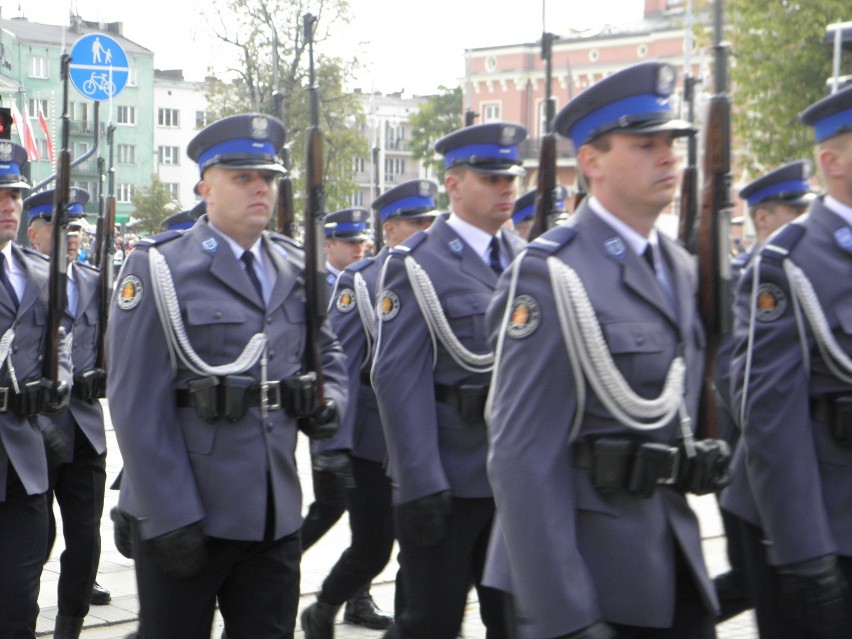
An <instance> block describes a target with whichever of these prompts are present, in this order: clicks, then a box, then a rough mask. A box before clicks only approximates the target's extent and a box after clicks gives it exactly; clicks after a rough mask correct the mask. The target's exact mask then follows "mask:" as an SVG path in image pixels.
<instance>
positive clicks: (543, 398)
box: [486, 62, 723, 639]
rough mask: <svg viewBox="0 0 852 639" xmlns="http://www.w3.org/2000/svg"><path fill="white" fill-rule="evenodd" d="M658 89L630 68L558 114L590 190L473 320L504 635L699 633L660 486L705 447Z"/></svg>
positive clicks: (694, 562)
mask: <svg viewBox="0 0 852 639" xmlns="http://www.w3.org/2000/svg"><path fill="white" fill-rule="evenodd" d="M675 80H676V74H675V70H674V68H673V67H672V66H670V65H668V64H663V63H659V62H648V63H644V64H639V65H635V66H633V67H629V68H627V69H624V70H622V71H620V72H618V73H615V74H613V75H611V76H609V77H608V78H606V79H604V80H602V81H600V82H598V83H597V84H595V85H594V86H592V87H590V88H588V89H586V90H585V91H584V92H583V93H582V94H580V95H579V96H578V97H576V98H574V99H573V100H572V101H571V102H569V103H568V104H567V105H566V106H565V107H564V108H563V109H562V111H561V112H560V113H559V114H558V115H557V117H556V119H555V123H554V128H555V129H556V131H558V132H559V133H560V134H561V135H564V136H566V137H570V138H571V140H572V141H573V143H574V148H575V149H576V150H577V160H578V165H579V167H580V169H581V170H582V173H583V174H584V175H585V176H586V177H587V179H588V183H589V192H590V195H589V197H587V198H586V200H585V201H584V202H583V204H582V205H581V206H580V208H579V209H578V211H577V212H576V213H574V215H573V216H572V217H571V219H570V220H569V221H568V222H567V223H565V224H562V225H560V226H558V227H556V228H554V229H552V230H550V231H548V232H547V233H545V234H544V235H542V236H541V237H539V238H538V239H536V240H535V241H534V242H532V243H531V244H530V245H529V247H528V249H527V251H526V252H525V253H524V255H523V256H522V257H520V258H518V259H517V260H515V262H514V264H513V266H512V272H511V273H508V272H507V273H506V274H504V276H503V277H502V278H501V279H500V284H499V286H498V291H497V294H496V296H495V298H494V302H493V303H492V305H491V306H490V308H489V312H488V330H489V333H490V335H491V340H492V344H493V345H494V347H495V353H496V354H495V357H496V362H495V368H494V377H493V379H492V389H491V391H492V406H491V413H490V430H489V433H490V442H491V448H490V455H489V465H488V472H489V477H490V479H491V483H492V486H493V487H494V497H495V501H496V503H497V514H498V516H497V524H496V526H495V535H494V539H493V542H492V547H491V549H490V551H489V554H490V556H489V566H488V581H487V582H486V583H489V584H493V585H495V586H500V587H504V588H506V589H508V590H510V591H511V592H512V594H513V601H514V603H515V609H516V616H517V619H518V631H519V636H521V637H535V638H537V639H549V638H553V637H559V638H567V637H571V638H572V639H592V638H594V639H597V638H609V637H613V636H615V637H667V638H671V637H679V638H683V639H686V638H690V639H696V638H700V637H714V636H715V630H714V612H715V611H714V609H715V607H716V599H715V593H714V591H713V587H712V584H711V582H710V579H709V577H708V575H707V570H706V568H705V565H704V559H703V557H702V551H701V537H700V531H699V528H698V521H697V519H696V517H695V514H694V513H693V512H692V511H691V510H690V507H689V505H688V504H687V501H686V497H685V495H684V491H685V489H686V488H688V487H689V486H686V485H679V486H675V485H674V484H672V483H670V482H672V481H673V480H674V479H675V478H676V477H677V476H678V467H681V468H683V470H684V471H687V470H690V468H691V467H690V463H691V462H688V461H687V455H688V454H689V453H692V456H691V459H695V458H698V457H701V459H702V460H704V461H705V462H706V461H708V455H710V456H713V460H712V461H715V455H714V453H713V449H714V448H717V442H709V443H705V442H696V441H695V439H694V437H693V434H692V428H691V424H690V421H689V416H691V415H694V414H695V413H696V406H697V400H698V395H699V390H700V386H701V379H700V378H701V375H700V371H701V370H702V365H703V351H702V348H703V345H704V342H703V331H702V327H701V325H700V321H699V317H698V314H697V310H696V308H695V290H696V274H695V271H694V267H693V265H692V261H691V259H690V256H689V255H688V254H687V253H686V252H685V251H684V250H683V249H682V248H681V247H680V246H679V245H677V244H676V243H675V242H674V241H672V240H670V239H668V238H667V237H665V236H664V235H662V234H661V233H658V232H657V231H656V229H655V227H654V223H655V221H656V219H657V216H658V215H659V213H660V211H661V210H662V209H663V208H665V207H666V206H668V205H669V204H670V203H671V200H672V196H673V194H674V191H675V188H676V185H677V155H676V153H675V150H674V148H673V145H674V139H675V138H676V137H678V136H684V135H689V134H692V133H693V129H692V126H691V125H690V124H689V123H688V122H685V121H682V120H677V119H674V117H673V115H672V113H671V106H670V102H669V96H670V95H671V93H672V91H673V88H674V85H675ZM680 442H683V448H679V447H678V445H679V443H680ZM687 446H688V447H689V451H687V450H686V447H687ZM722 452H723V451H722ZM699 453H700V455H699ZM708 474H709V473H708ZM712 479H716V478H715V477H712ZM684 484H686V482H684ZM714 486H715V484H713V483H711V485H710V486H704V487H702V486H694V488H695V489H697V490H700V489H701V488H704V489H705V490H706V489H708V488H711V487H714ZM640 575H641V578H639V576H640Z"/></svg>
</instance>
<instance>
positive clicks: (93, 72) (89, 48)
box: [68, 33, 130, 102]
mask: <svg viewBox="0 0 852 639" xmlns="http://www.w3.org/2000/svg"><path fill="white" fill-rule="evenodd" d="M68 69H69V73H70V74H71V82H72V84H73V85H74V87H75V88H76V89H77V90H78V91H79V92H80V93H82V94H83V95H84V96H85V97H87V98H89V99H90V100H95V101H97V102H102V101H104V100H109V99H110V98H114V97H115V96H117V95H118V94H119V93H121V90H122V89H123V88H124V85H125V84H127V78H128V76H129V75H130V67H129V66H128V64H127V54H126V53H125V52H124V49H122V48H121V45H120V44H118V42H116V41H115V40H114V39H113V38H111V37H110V36H108V35H105V34H103V33H89V34H88V35H84V36H83V37H82V38H80V39H79V40H77V42H75V43H74V46H73V47H71V64H69V65H68Z"/></svg>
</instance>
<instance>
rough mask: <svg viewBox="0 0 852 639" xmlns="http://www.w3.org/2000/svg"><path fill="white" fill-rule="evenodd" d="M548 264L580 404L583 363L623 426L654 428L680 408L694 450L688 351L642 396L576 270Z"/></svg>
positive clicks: (686, 441)
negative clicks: (652, 394)
mask: <svg viewBox="0 0 852 639" xmlns="http://www.w3.org/2000/svg"><path fill="white" fill-rule="evenodd" d="M547 263H548V270H549V271H550V278H551V286H552V288H553V294H554V298H555V300H554V301H555V302H556V309H557V313H558V315H559V323H560V326H561V328H562V336H563V339H564V341H565V345H566V348H567V350H568V356H569V360H571V366H572V369H574V370H575V378H576V379H577V380H578V381H577V392H578V402H577V405H578V408H579V407H581V406H583V402H584V401H585V400H584V399H583V400H582V401H581V400H580V397H582V396H583V395H584V394H585V392H586V391H585V385H584V384H583V383H582V382H581V381H579V380H581V379H582V375H580V374H579V373H578V371H579V369H580V367H582V371H583V372H585V378H586V380H587V381H588V382H589V384H590V385H591V387H592V388H593V390H594V391H595V394H596V395H597V396H598V398H599V399H600V401H601V403H603V405H604V406H605V407H606V409H607V410H608V411H609V412H610V413H611V414H612V415H613V417H615V418H616V420H618V422H619V423H621V424H622V425H623V426H626V427H628V428H631V429H633V430H639V431H650V430H654V429H657V428H660V427H662V426H664V425H665V424H667V423H668V422H669V421H671V419H672V418H673V417H674V416H675V414H676V413H677V414H679V422H680V429H681V434H682V436H683V440H684V444H685V446H687V451H688V454H689V452H690V451H692V450H693V447H692V442H693V436H692V429H691V420H690V417H689V415H688V414H687V412H686V406H685V402H684V381H685V374H686V365H685V363H684V360H683V355H678V356H676V357H675V358H674V359H673V360H672V363H671V365H670V366H669V370H668V373H667V374H666V382H665V385H664V386H663V390H662V392H661V393H660V395H659V397H657V398H655V399H645V398H643V397H640V396H639V395H637V394H636V393H635V392H634V391H633V389H632V388H630V385H629V384H628V383H627V380H625V379H624V377H623V375H622V374H621V372H620V371H619V370H618V368H617V367H616V365H615V362H614V361H613V359H612V355H611V354H610V352H609V349H608V348H607V345H606V342H605V340H604V338H603V333H602V331H601V327H600V324H599V323H598V320H597V316H596V315H595V311H594V308H593V307H592V304H591V301H590V300H589V297H588V294H587V293H586V289H585V287H584V286H583V282H582V280H581V279H580V277H579V276H578V275H577V273H576V271H574V270H573V269H572V268H570V267H569V266H568V265H566V264H564V263H563V262H562V261H561V260H559V259H558V258H556V257H549V258H548V260H547ZM582 415H583V414H582V413H581V412H579V411H578V412H577V414H576V415H575V418H574V424H573V426H572V432H571V437H570V441H573V440H574V438H575V437H576V435H577V431H578V429H579V427H580V423H581V421H582ZM640 420H651V421H650V423H649V422H646V421H640Z"/></svg>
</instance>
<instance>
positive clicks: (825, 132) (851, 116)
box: [814, 109, 852, 142]
mask: <svg viewBox="0 0 852 639" xmlns="http://www.w3.org/2000/svg"><path fill="white" fill-rule="evenodd" d="M844 127H852V109H846V110H845V111H840V112H838V113H834V114H832V115H829V116H828V117H825V118H823V119H822V120H818V121H817V122H814V138H815V139H816V141H817V142H823V141H824V140H827V139H828V138H830V137H832V136H834V135H837V133H839V132H840V130H841V129H843V128H844Z"/></svg>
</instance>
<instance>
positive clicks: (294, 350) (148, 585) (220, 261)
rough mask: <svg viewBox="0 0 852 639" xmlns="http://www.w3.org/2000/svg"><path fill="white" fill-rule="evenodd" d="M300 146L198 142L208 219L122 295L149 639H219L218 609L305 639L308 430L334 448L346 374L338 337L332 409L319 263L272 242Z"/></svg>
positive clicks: (117, 328) (139, 257) (252, 118)
mask: <svg viewBox="0 0 852 639" xmlns="http://www.w3.org/2000/svg"><path fill="white" fill-rule="evenodd" d="M284 138H285V132H284V126H283V124H282V123H281V122H280V121H279V120H277V119H275V118H272V117H268V116H265V115H260V114H247V115H236V116H231V117H227V118H224V119H222V120H219V121H217V122H215V123H213V124H211V125H209V126H208V127H206V128H205V129H204V130H202V131H201V132H200V133H199V134H198V135H196V137H195V138H193V140H192V141H191V142H190V143H189V146H188V148H187V153H188V155H189V156H190V157H191V158H192V159H193V160H194V161H196V162H197V163H198V166H199V170H200V172H201V183H200V185H199V190H200V193H201V195H202V196H203V198H204V199H205V201H206V202H207V213H206V215H203V216H202V217H201V218H200V219H199V220H198V221H197V222H196V223H195V225H194V226H192V228H190V229H188V230H186V231H170V232H166V233H163V234H161V235H158V236H153V237H151V238H146V239H143V240H140V242H139V243H138V244H137V246H136V249H135V250H134V251H133V252H131V253H130V254H129V256H128V258H127V262H126V263H125V265H124V267H123V269H122V277H121V280H120V281H119V282H118V284H117V286H116V294H115V296H114V299H113V303H112V309H111V312H110V322H109V327H108V332H107V344H108V353H109V359H108V371H109V384H108V395H109V402H110V410H111V412H112V416H113V421H114V424H115V429H116V437H117V439H118V444H119V447H120V449H121V453H122V457H123V460H124V469H125V478H124V480H123V481H122V484H121V494H120V500H119V503H120V507H121V509H122V510H123V511H125V512H126V513H127V514H128V515H130V516H131V517H132V518H133V519H134V521H135V525H133V526H132V533H133V556H134V559H135V560H136V575H137V582H138V590H139V602H140V624H141V627H142V628H143V632H144V636H146V637H157V638H166V639H167V638H169V637H174V638H178V637H180V638H181V639H187V638H189V639H193V638H198V639H201V638H202V637H204V638H207V637H209V636H210V627H211V623H212V619H213V612H214V604H215V602H216V601H217V600H218V604H219V610H220V611H221V613H222V616H223V618H224V620H225V629H226V630H227V633H228V635H229V636H231V637H269V638H272V637H275V638H279V637H293V632H294V625H295V615H296V608H297V605H298V596H299V561H300V558H301V548H300V543H299V528H300V526H301V487H300V485H299V481H298V475H297V472H296V460H295V447H296V435H297V423H298V424H299V425H300V426H301V427H302V428H303V429H304V430H306V431H307V432H308V434H309V435H310V436H314V437H317V436H323V435H324V436H329V435H330V434H333V432H334V430H335V429H336V419H337V415H336V413H337V410H338V409H339V410H344V409H345V399H346V389H345V376H346V371H345V366H344V363H343V354H342V352H341V350H340V346H339V344H338V343H337V341H336V340H335V339H334V336H333V335H332V333H331V332H330V331H329V330H328V329H327V328H326V327H323V329H322V331H321V333H320V335H319V336H318V339H319V340H320V348H321V351H322V354H323V357H322V359H323V367H324V368H323V377H324V380H325V384H324V388H323V389H322V390H324V401H323V403H320V402H318V392H319V390H320V389H318V388H316V387H315V386H311V385H309V384H307V383H306V382H308V381H309V380H310V377H309V376H307V375H302V374H301V367H302V356H303V351H304V349H305V348H306V345H305V334H306V330H305V322H306V305H305V299H304V289H303V284H302V282H303V271H304V269H305V257H304V254H303V252H302V250H301V248H300V247H299V245H297V244H296V243H295V242H292V241H291V240H289V239H287V238H285V237H283V236H280V235H276V234H270V233H268V232H265V231H264V229H265V228H266V226H267V224H268V222H269V220H270V218H271V215H272V210H273V207H274V203H275V201H276V195H277V178H278V176H279V174H281V173H282V172H283V170H284V169H283V167H282V166H281V164H280V162H279V160H278V159H277V153H278V151H279V150H280V149H281V147H282V145H283V144H284ZM140 340H142V342H141V343H140Z"/></svg>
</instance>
